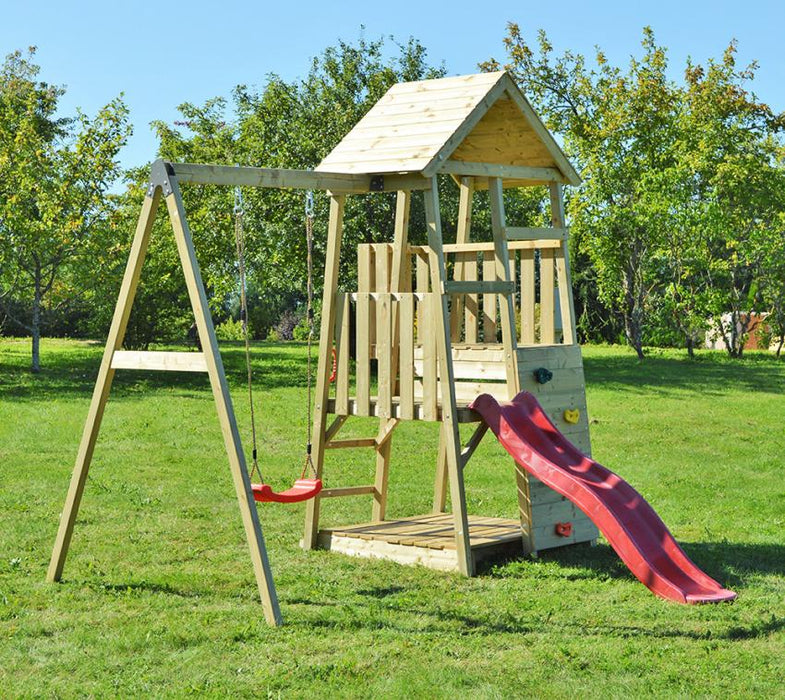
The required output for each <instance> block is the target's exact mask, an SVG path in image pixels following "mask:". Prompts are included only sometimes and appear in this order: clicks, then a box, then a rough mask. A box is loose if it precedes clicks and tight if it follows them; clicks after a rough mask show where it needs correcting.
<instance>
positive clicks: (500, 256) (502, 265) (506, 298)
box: [488, 177, 520, 398]
mask: <svg viewBox="0 0 785 700" xmlns="http://www.w3.org/2000/svg"><path fill="white" fill-rule="evenodd" d="M488 196H489V198H490V202H491V228H492V229H493V251H494V253H495V259H496V260H495V262H496V279H500V280H503V281H505V282H511V281H512V276H511V273H510V253H509V251H508V249H507V234H506V232H505V227H506V225H507V224H506V222H505V218H504V197H503V189H502V180H501V178H498V177H491V178H488ZM499 315H500V319H501V326H502V344H503V345H504V368H505V370H506V373H507V393H508V394H509V398H513V397H514V396H515V395H516V394H517V393H518V392H519V391H520V388H519V387H520V380H519V378H518V369H517V356H516V352H517V348H518V341H517V338H516V333H515V304H514V302H513V294H512V293H509V294H499Z"/></svg>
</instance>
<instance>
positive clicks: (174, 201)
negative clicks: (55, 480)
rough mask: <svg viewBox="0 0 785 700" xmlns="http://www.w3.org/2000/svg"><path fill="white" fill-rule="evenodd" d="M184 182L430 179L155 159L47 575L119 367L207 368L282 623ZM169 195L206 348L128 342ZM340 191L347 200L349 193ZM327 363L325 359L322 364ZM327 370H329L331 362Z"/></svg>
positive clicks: (64, 550)
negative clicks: (146, 348) (153, 348)
mask: <svg viewBox="0 0 785 700" xmlns="http://www.w3.org/2000/svg"><path fill="white" fill-rule="evenodd" d="M179 182H189V183H201V184H212V185H225V186H245V187H269V188H296V189H310V190H317V189H319V190H328V191H333V190H334V191H336V192H340V193H345V192H352V193H353V192H357V193H359V192H374V191H385V190H386V188H387V187H390V186H392V187H395V188H398V187H400V186H403V185H404V184H405V185H406V187H409V188H412V189H427V188H428V187H430V181H428V180H425V179H424V178H422V177H416V176H395V175H393V176H386V177H385V178H383V179H378V178H372V177H368V176H362V175H345V174H331V173H316V172H311V171H302V170H285V169H274V168H240V167H226V166H217V165H193V164H175V163H170V162H167V161H164V160H157V161H155V162H154V163H153V165H152V167H151V170H150V182H149V186H148V189H147V194H146V196H145V199H144V203H143V205H142V210H141V212H140V215H139V221H138V223H137V227H136V233H135V235H134V239H133V243H132V245H131V252H130V255H129V258H128V263H127V266H126V270H125V274H124V276H123V282H122V285H121V288H120V294H119V296H118V299H117V305H116V307H115V312H114V316H113V318H112V325H111V327H110V330H109V335H108V337H107V341H106V347H105V350H104V356H103V359H102V361H101V366H100V368H99V370H98V377H97V379H96V383H95V389H94V391H93V396H92V400H91V402H90V409H89V412H88V414H87V420H86V422H85V428H84V432H83V434H82V439H81V442H80V445H79V451H78V453H77V457H76V464H75V466H74V471H73V474H72V477H71V484H70V486H69V489H68V495H67V497H66V501H65V505H64V507H63V512H62V515H61V518H60V525H59V528H58V533H57V537H56V540H55V545H54V549H53V551H52V558H51V562H50V565H49V569H48V572H47V579H48V580H49V581H59V580H60V579H61V577H62V573H63V567H64V566H65V560H66V557H67V555H68V548H69V546H70V543H71V537H72V535H73V531H74V525H75V523H76V518H77V514H78V511H79V505H80V503H81V500H82V495H83V493H84V488H85V484H86V482H87V475H88V472H89V469H90V463H91V462H92V457H93V451H94V449H95V444H96V441H97V439H98V433H99V431H100V427H101V421H102V419H103V414H104V409H105V408H106V403H107V401H108V399H109V393H110V390H111V387H112V381H113V379H114V374H115V371H116V370H118V369H120V370H123V369H144V370H155V371H186V372H205V373H207V374H208V376H209V378H210V384H211V387H212V391H213V397H214V399H215V402H216V408H217V411H218V418H219V423H220V426H221V432H222V434H223V437H224V443H225V446H226V451H227V454H228V457H229V466H230V469H231V473H232V478H233V481H234V485H235V490H236V492H237V499H238V502H239V506H240V512H241V515H242V521H243V526H244V528H245V534H246V538H247V540H248V545H249V547H250V550H251V559H252V561H253V566H254V571H255V574H256V580H257V584H258V587H259V593H260V597H261V601H262V606H263V608H264V614H265V618H266V619H267V622H268V623H269V624H271V625H280V624H282V617H281V610H280V606H279V603H278V597H277V594H276V591H275V584H274V582H273V577H272V570H271V568H270V562H269V559H268V557H267V549H266V547H265V543H264V536H263V534H262V528H261V525H260V523H259V516H258V513H257V511H256V506H255V503H254V499H253V494H252V491H251V482H250V478H249V475H248V468H247V465H246V461H245V453H244V451H243V446H242V441H241V439H240V434H239V431H238V428H237V421H236V419H235V415H234V409H233V406H232V400H231V396H230V394H229V388H228V385H227V382H226V373H225V371H224V367H223V362H222V360H221V355H220V352H219V350H218V341H217V338H216V335H215V328H214V326H213V322H212V318H211V316H210V313H209V308H208V303H207V295H206V292H205V288H204V283H203V282H202V277H201V272H200V269H199V264H198V262H197V260H196V251H195V249H194V243H193V238H192V236H191V231H190V229H189V227H188V222H187V221H186V217H185V208H184V205H183V199H182V195H181V193H180V187H179ZM162 197H163V199H164V201H165V202H166V207H167V210H168V212H169V218H170V220H171V223H172V229H173V233H174V237H175V240H176V242H177V249H178V253H179V256H180V262H181V265H182V269H183V273H184V276H185V281H186V286H187V288H188V295H189V298H190V301H191V307H192V309H193V312H194V317H195V319H196V326H197V330H198V334H199V339H200V341H201V345H202V348H203V351H202V352H200V353H182V352H130V351H125V350H123V349H122V347H123V339H124V337H125V331H126V327H127V325H128V319H129V317H130V314H131V308H132V306H133V301H134V297H135V294H136V290H137V287H138V284H139V279H140V276H141V272H142V267H143V265H144V259H145V255H146V253H147V249H148V246H149V243H150V235H151V232H152V228H153V222H154V220H155V215H156V211H157V209H158V206H159V204H160V201H161V198H162ZM335 197H336V195H333V201H335ZM338 197H339V199H342V197H343V194H341V195H338ZM321 364H322V362H321V360H320V368H321ZM321 369H322V370H323V368H321Z"/></svg>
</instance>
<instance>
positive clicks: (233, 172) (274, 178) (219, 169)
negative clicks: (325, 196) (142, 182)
mask: <svg viewBox="0 0 785 700" xmlns="http://www.w3.org/2000/svg"><path fill="white" fill-rule="evenodd" d="M168 165H169V167H170V168H171V169H172V171H173V173H174V175H175V176H176V177H177V179H178V181H179V182H188V183H194V184H200V185H230V186H233V187H267V188H274V189H281V188H283V189H300V190H328V191H332V192H347V193H354V194H360V193H363V192H379V191H385V192H394V191H396V190H399V189H407V190H427V189H429V188H430V187H431V183H430V180H428V179H426V178H424V177H422V176H421V175H417V174H415V175H385V176H383V177H377V178H374V177H372V176H370V175H358V174H349V173H328V172H318V171H313V170H292V169H288V168H250V167H238V166H230V165H202V164H196V163H169V164H168Z"/></svg>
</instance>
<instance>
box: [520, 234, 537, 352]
mask: <svg viewBox="0 0 785 700" xmlns="http://www.w3.org/2000/svg"><path fill="white" fill-rule="evenodd" d="M534 278H535V275H534V250H533V249H524V250H522V251H521V281H520V288H521V343H522V344H523V345H534V339H535V333H534V330H535V328H534V304H535V297H536V285H535V279H534Z"/></svg>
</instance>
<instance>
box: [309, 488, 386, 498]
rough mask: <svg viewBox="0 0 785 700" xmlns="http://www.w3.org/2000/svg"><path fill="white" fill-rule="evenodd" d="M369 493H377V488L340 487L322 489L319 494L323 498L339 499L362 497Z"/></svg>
mask: <svg viewBox="0 0 785 700" xmlns="http://www.w3.org/2000/svg"><path fill="white" fill-rule="evenodd" d="M368 493H376V487H375V486H339V487H338V488H334V489H322V490H321V492H320V493H319V496H320V497H321V498H338V497H340V496H362V495H365V494H368Z"/></svg>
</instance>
